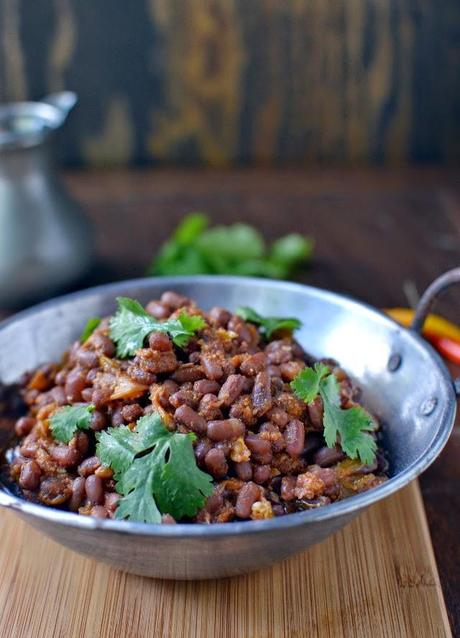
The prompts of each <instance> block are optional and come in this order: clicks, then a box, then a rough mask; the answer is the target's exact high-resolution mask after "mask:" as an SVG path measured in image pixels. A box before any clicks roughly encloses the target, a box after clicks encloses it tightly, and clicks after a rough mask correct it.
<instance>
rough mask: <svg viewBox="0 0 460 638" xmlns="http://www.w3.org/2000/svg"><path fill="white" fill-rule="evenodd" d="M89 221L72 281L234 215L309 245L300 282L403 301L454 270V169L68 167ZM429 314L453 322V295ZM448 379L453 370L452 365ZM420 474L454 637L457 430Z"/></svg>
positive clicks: (145, 256) (458, 610)
mask: <svg viewBox="0 0 460 638" xmlns="http://www.w3.org/2000/svg"><path fill="white" fill-rule="evenodd" d="M66 178H67V181H68V184H69V186H70V187H71V189H72V191H73V192H74V193H75V195H76V196H77V197H78V198H79V199H80V201H81V202H82V204H84V206H85V207H86V208H87V211H88V215H89V217H90V218H91V220H92V221H93V223H94V229H95V237H96V248H97V267H96V268H94V269H93V271H92V273H91V275H89V276H88V277H87V278H86V279H85V281H83V282H80V285H81V286H83V285H84V286H86V285H92V284H95V283H100V282H105V281H109V280H113V279H119V278H127V277H136V276H141V275H142V274H143V273H144V271H145V268H146V266H147V264H148V262H149V260H150V258H151V256H152V254H153V253H154V252H155V250H156V249H157V248H158V246H159V244H160V243H161V242H162V241H163V240H164V239H165V238H166V237H167V236H168V235H169V234H170V232H171V230H172V229H173V228H174V226H175V225H176V223H177V222H178V221H179V219H180V218H181V216H182V215H183V214H185V213H188V212H190V211H193V210H201V211H205V212H207V213H209V215H210V216H211V217H212V218H213V219H214V220H215V221H219V222H223V223H230V222H234V221H238V220H244V221H247V222H249V223H252V224H254V225H256V226H257V227H258V228H259V229H260V230H261V231H262V232H263V233H264V234H265V235H266V236H267V238H274V237H276V236H278V235H279V234H281V233H285V232H289V231H298V232H302V233H309V234H311V235H312V236H313V237H314V238H315V241H316V247H315V255H314V260H313V263H312V266H311V268H310V270H309V271H307V272H306V273H305V274H303V275H302V276H301V277H300V279H301V280H302V281H305V282H308V283H310V284H313V285H316V286H321V287H325V288H330V289H333V290H336V291H338V292H342V293H346V294H350V295H352V296H355V297H358V298H360V299H362V300H365V301H367V302H370V303H371V304H374V305H376V306H379V307H383V306H396V305H407V299H406V295H405V292H404V288H405V287H407V282H411V284H412V286H414V285H415V287H416V288H417V289H418V290H419V292H422V291H423V289H424V288H425V287H426V286H427V285H428V284H429V283H430V282H431V280H433V279H434V278H435V277H436V276H437V275H439V274H441V273H442V272H443V271H445V270H448V269H449V268H452V267H454V266H458V265H459V264H460V186H459V183H460V180H459V179H458V178H459V172H458V171H456V170H454V169H449V170H443V171H440V170H432V169H402V170H392V171H389V170H386V169H385V170H383V169H382V170H379V169H373V170H362V169H354V170H339V169H334V170H317V169H315V170H313V169H305V170H297V169H296V170H291V169H289V170H278V171H275V170H268V169H267V170H265V169H263V170H261V169H259V170H252V169H251V170H238V171H235V170H231V171H230V170H229V171H204V170H200V171H196V170H189V171H185V170H181V171H179V170H166V171H165V170H148V171H136V172H128V171H117V172H107V173H103V172H92V173H82V172H71V173H68V174H67V176H66ZM438 308H439V310H440V311H441V312H443V313H444V314H446V315H447V316H449V317H450V318H452V319H453V320H456V321H457V322H458V321H459V320H460V290H458V289H457V290H455V289H454V290H452V291H450V292H448V293H446V294H445V296H444V297H443V299H442V300H441V303H440V304H439V307H438ZM452 372H453V373H457V374H460V369H457V370H454V369H453V368H452ZM459 425H460V424H459V422H458V420H457V426H456V428H455V430H454V433H453V435H452V437H451V440H450V441H449V443H448V445H447V447H446V449H445V450H444V452H443V453H442V455H441V456H440V458H439V459H438V460H437V461H436V462H435V463H434V464H433V466H432V467H431V468H430V469H429V470H428V471H427V472H426V473H425V474H424V476H423V477H422V479H421V486H422V491H423V496H424V502H425V506H426V511H427V515H428V520H429V525H430V530H431V534H432V540H433V545H434V549H435V554H436V559H437V562H438V567H439V572H440V576H441V582H442V585H443V590H444V595H445V600H446V604H447V608H448V612H449V616H450V621H451V624H452V629H453V633H454V635H456V634H460V556H459V551H458V539H459V537H460V515H459V513H460V463H459V459H460V427H459Z"/></svg>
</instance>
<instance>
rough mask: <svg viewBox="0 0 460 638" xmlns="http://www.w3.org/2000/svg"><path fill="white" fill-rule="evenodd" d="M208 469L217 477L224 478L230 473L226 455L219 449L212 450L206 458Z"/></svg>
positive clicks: (205, 462)
mask: <svg viewBox="0 0 460 638" xmlns="http://www.w3.org/2000/svg"><path fill="white" fill-rule="evenodd" d="M204 464H205V466H206V469H207V470H208V471H209V472H210V473H211V474H212V475H213V476H214V477H215V478H222V477H223V476H225V475H226V474H227V472H228V465H227V461H226V460H225V454H224V453H223V451H222V450H220V449H219V448H212V449H211V450H209V452H208V453H207V454H206V456H205V457H204Z"/></svg>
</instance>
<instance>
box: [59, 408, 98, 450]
mask: <svg viewBox="0 0 460 638" xmlns="http://www.w3.org/2000/svg"><path fill="white" fill-rule="evenodd" d="M93 412H94V405H66V406H64V407H63V408H59V410H56V412H55V413H54V414H53V415H52V416H51V417H50V420H49V422H50V429H51V432H52V433H53V437H54V438H55V439H56V441H60V442H61V443H69V441H70V440H71V439H72V438H73V437H74V436H75V433H76V432H77V430H87V429H88V428H89V425H90V423H91V416H92V413H93Z"/></svg>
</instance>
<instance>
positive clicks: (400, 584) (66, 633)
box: [0, 482, 451, 638]
mask: <svg viewBox="0 0 460 638" xmlns="http://www.w3.org/2000/svg"><path fill="white" fill-rule="evenodd" d="M0 533H1V535H0V538H1V541H0V636H1V638H48V637H53V638H57V637H59V638H86V637H87V638H96V637H97V638H114V637H117V638H125V637H126V638H137V637H139V638H140V637H142V638H150V637H151V636H154V637H157V636H158V637H163V636H164V637H168V638H169V637H174V638H175V637H176V636H178V637H184V638H190V637H195V636H199V637H200V638H208V637H209V638H221V637H222V638H224V637H225V638H240V637H241V638H252V637H255V638H265V637H273V638H275V637H276V638H278V637H282V638H284V637H286V638H288V637H289V638H297V637H299V638H300V637H304V636H305V637H307V638H315V637H320V638H327V637H334V638H336V637H337V636H344V637H347V638H348V637H350V638H361V637H362V638H369V637H371V636H372V638H380V637H382V638H393V637H394V638H405V637H407V638H415V637H417V638H425V637H426V638H434V637H436V636H443V637H445V636H451V632H450V629H449V623H448V620H447V614H446V609H445V606H444V601H443V597H442V592H441V587H440V583H439V578H438V573H437V569H436V563H435V560H434V555H433V551H432V547H431V541H430V536H429V532H428V528H427V524H426V519H425V512H424V509H423V503H422V500H421V497H420V492H419V488H418V484H417V483H416V482H415V483H412V484H411V485H410V486H409V487H407V488H406V489H404V490H403V491H401V492H399V493H398V494H396V495H394V496H393V497H390V498H389V499H387V500H386V501H383V502H381V503H379V504H377V505H375V506H374V507H372V508H371V509H370V510H368V511H367V512H365V513H364V514H363V515H361V516H360V517H359V518H358V519H357V520H355V521H354V522H353V523H352V524H350V525H349V526H348V527H346V528H345V529H344V530H342V531H341V532H339V533H337V534H336V535H335V536H334V537H332V538H330V539H328V540H327V541H325V542H324V543H322V544H321V545H317V546H315V547H313V548H311V549H310V550H308V551H307V552H304V553H303V554H300V555H298V556H295V557H293V558H291V559H289V560H287V561H285V562H284V563H281V564H278V565H276V566H274V567H273V568H270V569H265V570H263V571H260V572H257V573H253V574H249V575H247V576H241V577H238V578H228V579H223V580H220V581H202V582H173V581H160V580H153V579H148V578H142V577H139V576H131V575H129V574H124V573H122V572H118V571H116V570H114V569H112V568H110V567H107V566H106V565H103V564H101V563H97V562H95V561H93V560H90V559H87V558H83V557H81V556H79V555H77V554H75V553H73V552H71V551H69V550H67V549H64V548H63V547H61V546H59V545H57V544H56V543H54V542H53V541H51V540H48V539H47V538H45V536H42V535H41V534H39V533H38V532H36V531H34V530H33V529H32V528H30V527H29V526H27V525H26V524H25V523H23V522H22V521H20V520H19V518H18V517H16V516H14V515H13V514H12V513H10V512H1V514H0ZM282 542H283V539H282V538H280V543H282Z"/></svg>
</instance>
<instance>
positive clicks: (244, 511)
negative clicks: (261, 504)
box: [235, 481, 261, 518]
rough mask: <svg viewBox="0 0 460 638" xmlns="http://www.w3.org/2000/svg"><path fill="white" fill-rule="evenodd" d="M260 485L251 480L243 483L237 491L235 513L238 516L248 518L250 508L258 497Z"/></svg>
mask: <svg viewBox="0 0 460 638" xmlns="http://www.w3.org/2000/svg"><path fill="white" fill-rule="evenodd" d="M260 494H261V492H260V487H259V486H258V485H256V484H255V483H252V482H251V481H250V482H249V483H245V484H244V485H243V487H242V488H241V490H240V491H239V493H238V498H237V499H236V505H235V514H236V515H237V516H238V518H249V516H250V515H251V508H252V506H253V505H254V503H255V502H256V501H258V500H259V498H260Z"/></svg>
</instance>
